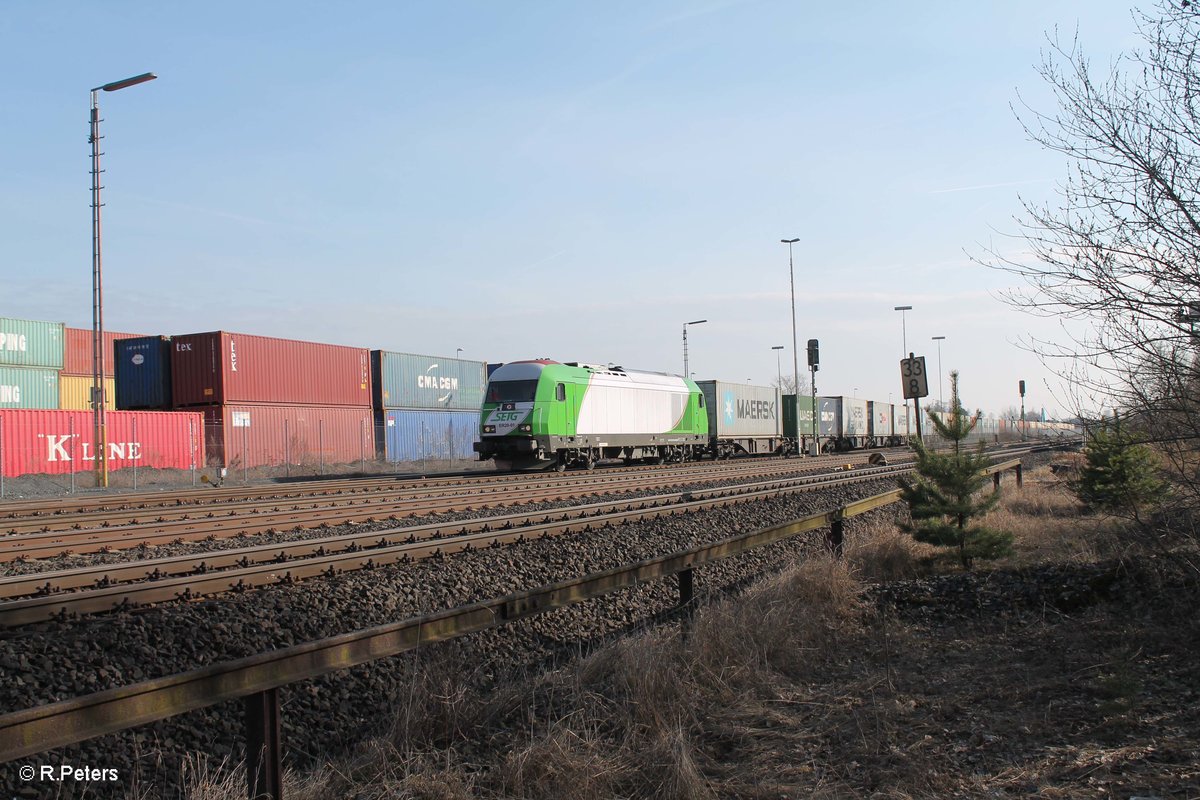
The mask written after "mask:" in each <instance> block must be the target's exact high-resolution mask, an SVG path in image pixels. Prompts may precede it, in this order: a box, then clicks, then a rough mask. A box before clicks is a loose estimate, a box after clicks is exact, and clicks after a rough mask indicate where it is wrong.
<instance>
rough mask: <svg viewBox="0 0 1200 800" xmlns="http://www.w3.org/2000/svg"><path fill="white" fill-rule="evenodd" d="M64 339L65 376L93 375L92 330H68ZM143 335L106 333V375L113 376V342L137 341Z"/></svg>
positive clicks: (63, 369) (63, 372)
mask: <svg viewBox="0 0 1200 800" xmlns="http://www.w3.org/2000/svg"><path fill="white" fill-rule="evenodd" d="M66 331H67V335H66V336H65V337H64V339H65V340H66V346H65V348H64V350H63V368H62V374H63V375H91V374H92V329H91V328H67V329H66ZM143 335H144V334H141V333H116V332H114V331H105V332H104V374H105V375H107V376H108V377H110V378H111V377H112V376H113V342H115V341H117V340H118V339H135V338H137V337H139V336H143Z"/></svg>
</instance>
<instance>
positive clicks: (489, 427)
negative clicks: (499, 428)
mask: <svg viewBox="0 0 1200 800" xmlns="http://www.w3.org/2000/svg"><path fill="white" fill-rule="evenodd" d="M483 432H484V433H495V432H496V426H495V425H484V426H483Z"/></svg>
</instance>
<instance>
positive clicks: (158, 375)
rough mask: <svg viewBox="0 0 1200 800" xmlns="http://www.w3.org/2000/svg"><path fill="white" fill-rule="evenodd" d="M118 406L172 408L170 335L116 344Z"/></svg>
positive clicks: (115, 368)
mask: <svg viewBox="0 0 1200 800" xmlns="http://www.w3.org/2000/svg"><path fill="white" fill-rule="evenodd" d="M113 370H114V375H115V383H116V394H117V408H120V409H122V410H135V409H169V408H171V407H172V405H173V404H172V402H171V337H169V336H142V337H140V338H137V339H122V340H121V341H119V342H116V344H115V345H114V347H113Z"/></svg>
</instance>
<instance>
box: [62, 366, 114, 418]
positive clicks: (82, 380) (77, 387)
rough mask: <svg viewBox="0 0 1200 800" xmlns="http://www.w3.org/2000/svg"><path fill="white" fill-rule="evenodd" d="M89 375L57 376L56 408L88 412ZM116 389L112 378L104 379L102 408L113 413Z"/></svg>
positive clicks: (90, 385)
mask: <svg viewBox="0 0 1200 800" xmlns="http://www.w3.org/2000/svg"><path fill="white" fill-rule="evenodd" d="M92 385H93V384H92V376H91V375H59V376H58V407H59V408H60V409H62V410H64V411H88V410H90V409H91V407H92ZM116 396H117V392H116V388H115V386H114V385H113V379H112V378H105V379H104V407H105V408H107V409H109V410H110V411H115V410H116V408H117V404H116V402H115V400H116Z"/></svg>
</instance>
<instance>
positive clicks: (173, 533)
mask: <svg viewBox="0 0 1200 800" xmlns="http://www.w3.org/2000/svg"><path fill="white" fill-rule="evenodd" d="M843 460H845V459H843ZM863 460H864V459H863V458H860V459H859V463H861V462H862V461H863ZM817 466H818V465H817V464H816V463H814V462H813V461H809V460H802V461H801V460H795V459H792V460H771V461H762V462H748V463H746V462H740V463H737V464H728V463H725V462H718V463H716V464H708V465H704V466H699V467H690V468H688V469H683V470H665V471H664V470H661V469H660V470H657V471H654V472H641V473H629V472H626V471H622V470H614V471H612V472H611V473H604V474H593V473H578V474H576V475H572V476H570V477H568V478H564V477H563V476H557V475H555V476H534V477H530V476H526V480H525V482H524V483H514V482H512V481H509V480H504V481H500V482H493V481H476V482H472V483H470V484H466V485H463V484H450V485H445V486H443V487H442V488H440V489H439V488H437V487H433V488H432V489H431V488H430V487H425V486H419V487H414V486H406V487H403V488H401V489H398V490H396V491H395V492H392V493H389V494H386V495H373V496H370V497H361V496H358V495H353V496H346V497H321V498H310V499H305V500H299V501H292V502H278V501H275V500H271V501H266V502H263V501H241V502H226V503H224V504H222V505H221V506H220V509H221V510H220V512H218V511H217V510H216V509H214V508H209V509H207V510H200V509H196V508H187V509H179V508H175V509H155V510H152V511H146V510H136V511H128V510H115V511H87V512H83V513H81V514H79V515H75V516H71V517H67V516H56V517H53V518H45V517H37V518H25V519H20V520H16V519H13V520H7V521H5V523H4V524H5V527H6V528H7V529H8V534H7V535H5V536H0V562H5V561H14V560H18V559H40V558H49V557H54V556H58V555H64V554H68V553H70V554H82V553H98V552H107V551H111V550H122V549H131V548H135V547H141V546H154V545H162V544H172V543H178V542H189V541H192V542H194V541H204V540H208V539H212V538H229V537H233V536H238V535H253V534H259V533H275V532H278V531H282V530H294V529H304V528H308V529H311V528H319V527H323V526H334V525H343V524H349V523H366V522H379V521H386V520H398V519H401V518H404V517H415V516H427V515H434V514H448V513H455V512H463V511H478V510H484V509H488V508H496V507H504V506H513V505H518V504H525V503H544V502H561V501H569V500H575V499H578V498H580V497H587V496H592V497H595V496H602V495H606V494H607V495H611V494H618V493H621V494H628V493H633V492H639V491H645V490H654V489H662V488H670V487H673V486H681V485H687V484H690V483H696V482H700V481H726V480H744V479H746V478H755V477H768V476H771V475H795V474H797V473H804V472H811V471H812V470H814V469H815V468H817ZM147 516H152V517H153V519H150V520H146V521H142V520H143V519H145V517H147Z"/></svg>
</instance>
